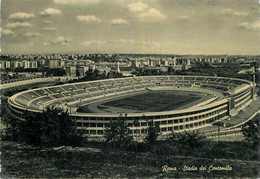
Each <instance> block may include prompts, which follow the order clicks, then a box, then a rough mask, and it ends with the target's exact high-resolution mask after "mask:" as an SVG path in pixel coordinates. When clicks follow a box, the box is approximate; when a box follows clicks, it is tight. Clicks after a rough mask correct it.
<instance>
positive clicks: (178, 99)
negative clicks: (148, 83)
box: [102, 91, 201, 112]
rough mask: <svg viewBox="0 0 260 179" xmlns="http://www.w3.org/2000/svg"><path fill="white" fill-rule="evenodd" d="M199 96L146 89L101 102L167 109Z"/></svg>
mask: <svg viewBox="0 0 260 179" xmlns="http://www.w3.org/2000/svg"><path fill="white" fill-rule="evenodd" d="M200 98H201V96H200V94H198V93H192V92H184V91H148V92H147V93H143V94H138V95H135V96H130V97H126V98H121V99H117V100H111V101H109V102H106V103H103V104H102V106H108V107H117V108H125V109H131V110H138V111H143V112H159V111H169V110H173V109H176V108H178V107H180V106H183V105H185V104H187V103H191V102H193V101H195V100H199V99H200Z"/></svg>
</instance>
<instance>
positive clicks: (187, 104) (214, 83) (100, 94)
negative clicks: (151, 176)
mask: <svg viewBox="0 0 260 179" xmlns="http://www.w3.org/2000/svg"><path fill="white" fill-rule="evenodd" d="M254 97H255V83H253V82H250V81H247V80H242V79H234V78H224V77H211V76H179V75H178V76H174V75H172V76H136V77H126V78H114V79H105V80H97V81H87V82H80V83H70V84H63V85H56V86H50V87H42V88H36V89H31V90H27V91H23V92H20V93H17V94H15V95H13V96H11V97H10V98H9V99H8V103H9V107H10V109H11V111H12V115H13V116H14V117H16V118H17V119H19V120H25V112H26V113H28V112H29V113H41V112H42V111H43V110H44V109H45V108H46V107H48V106H53V107H60V108H62V109H64V110H67V111H68V112H69V114H70V117H71V118H73V119H75V120H76V125H77V130H80V131H82V132H83V133H84V134H85V135H87V136H89V137H93V138H103V136H104V132H105V130H106V128H107V127H108V126H109V123H110V122H111V121H114V120H116V119H118V117H119V116H123V117H124V118H125V119H126V123H127V125H128V127H129V129H130V130H129V134H130V135H132V136H135V135H139V136H144V135H145V134H146V133H147V128H148V121H149V120H153V121H154V122H155V123H156V124H159V126H160V131H161V135H160V137H161V138H164V137H167V136H168V135H169V134H171V133H172V132H173V131H174V132H183V131H190V130H200V129H202V128H206V127H208V126H212V125H213V124H215V123H218V122H221V121H228V120H229V119H230V117H231V116H234V115H236V114H237V113H238V112H239V111H240V110H242V109H243V108H245V107H246V106H247V105H249V104H250V103H251V102H252V101H253V99H254ZM136 121H137V124H136ZM134 123H135V124H134Z"/></svg>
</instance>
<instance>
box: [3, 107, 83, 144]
mask: <svg viewBox="0 0 260 179" xmlns="http://www.w3.org/2000/svg"><path fill="white" fill-rule="evenodd" d="M3 112H6V114H5V115H3ZM2 116H3V124H5V126H6V128H5V130H4V131H3V133H2V136H3V137H2V139H5V140H14V141H24V142H26V143H28V144H32V145H35V146H42V147H46V146H48V147H53V146H61V145H71V146H82V145H83V144H84V142H85V141H86V139H84V138H83V136H82V135H81V134H80V133H78V132H77V131H76V126H75V121H74V120H72V119H71V118H70V117H69V114H68V113H67V112H64V111H63V110H62V109H58V108H47V109H46V110H44V111H43V112H42V113H35V114H32V113H27V114H25V119H26V121H20V120H18V119H16V118H14V117H13V116H12V115H10V113H9V111H8V109H7V108H6V107H3V111H2Z"/></svg>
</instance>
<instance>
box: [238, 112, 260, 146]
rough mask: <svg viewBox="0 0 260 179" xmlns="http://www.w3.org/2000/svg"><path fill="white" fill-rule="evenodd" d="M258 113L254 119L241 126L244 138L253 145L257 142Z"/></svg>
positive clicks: (256, 144)
mask: <svg viewBox="0 0 260 179" xmlns="http://www.w3.org/2000/svg"><path fill="white" fill-rule="evenodd" d="M258 122H259V115H257V116H256V120H250V121H248V122H247V123H246V124H245V125H243V126H242V133H243V135H244V137H245V140H246V141H247V142H249V143H252V144H253V147H257V146H258V144H259V134H258V128H259V123H258Z"/></svg>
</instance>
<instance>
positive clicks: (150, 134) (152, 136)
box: [145, 120, 160, 144]
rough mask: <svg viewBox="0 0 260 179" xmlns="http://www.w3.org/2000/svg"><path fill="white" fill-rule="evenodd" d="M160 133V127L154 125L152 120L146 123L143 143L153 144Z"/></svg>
mask: <svg viewBox="0 0 260 179" xmlns="http://www.w3.org/2000/svg"><path fill="white" fill-rule="evenodd" d="M159 133H160V126H159V124H158V123H157V124H155V123H154V122H153V120H150V121H148V129H147V136H146V137H145V141H146V142H147V143H148V144H155V142H156V139H157V138H158V136H159Z"/></svg>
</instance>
